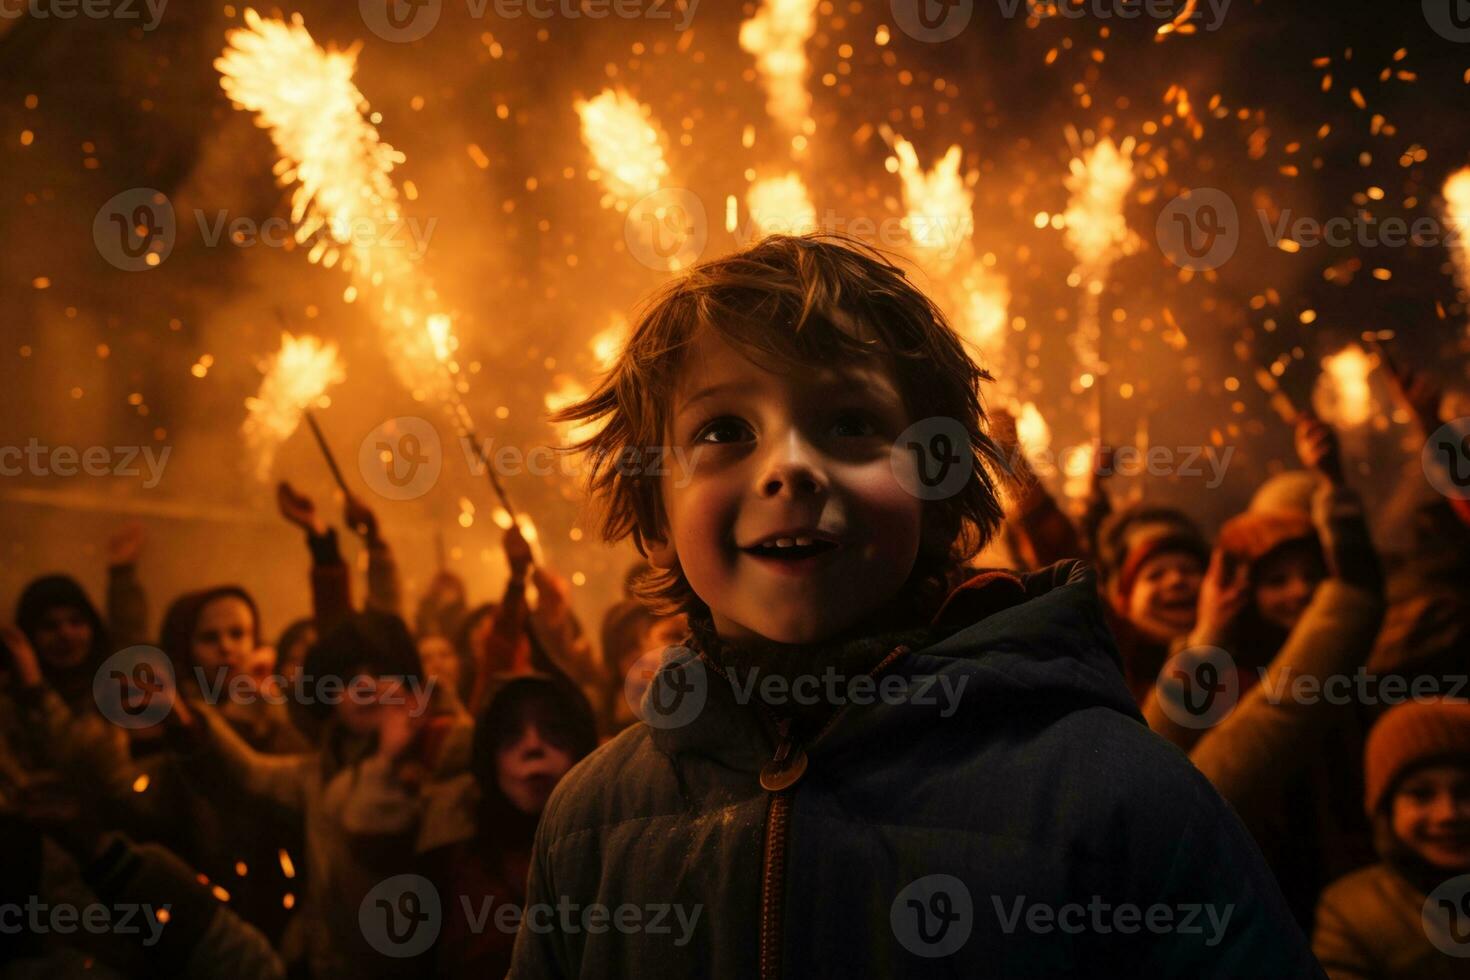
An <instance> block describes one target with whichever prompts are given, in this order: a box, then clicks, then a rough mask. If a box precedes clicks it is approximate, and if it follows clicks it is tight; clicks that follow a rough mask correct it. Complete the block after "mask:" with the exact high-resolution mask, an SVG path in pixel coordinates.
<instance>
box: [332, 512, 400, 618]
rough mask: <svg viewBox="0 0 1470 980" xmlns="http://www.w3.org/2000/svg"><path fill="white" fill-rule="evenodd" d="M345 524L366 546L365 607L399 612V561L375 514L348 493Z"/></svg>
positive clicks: (397, 613)
mask: <svg viewBox="0 0 1470 980" xmlns="http://www.w3.org/2000/svg"><path fill="white" fill-rule="evenodd" d="M344 507H345V510H346V518H347V526H348V527H350V528H352V530H353V531H355V532H356V533H357V535H358V536H359V537H361V538H362V543H363V544H364V545H365V546H366V547H367V555H368V567H367V576H368V591H367V607H368V608H369V609H376V610H377V611H378V612H385V613H392V614H393V615H395V616H402V615H403V612H402V607H403V586H402V583H401V581H400V579H399V576H398V562H397V560H396V559H395V558H394V557H393V549H392V548H390V547H388V542H386V541H384V540H383V536H382V534H381V533H380V532H379V528H378V516H377V514H375V513H373V511H372V508H370V507H368V505H367V504H365V503H363V502H362V500H360V499H358V498H357V497H355V496H353V495H352V494H348V495H347V499H346V501H345V502H344Z"/></svg>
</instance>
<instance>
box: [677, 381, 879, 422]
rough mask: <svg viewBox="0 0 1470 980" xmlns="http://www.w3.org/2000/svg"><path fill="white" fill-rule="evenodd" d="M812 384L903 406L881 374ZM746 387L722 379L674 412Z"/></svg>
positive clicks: (741, 383)
mask: <svg viewBox="0 0 1470 980" xmlns="http://www.w3.org/2000/svg"><path fill="white" fill-rule="evenodd" d="M812 385H813V386H814V387H819V388H823V389H826V390H827V391H829V392H830V393H832V394H860V395H872V396H875V397H877V398H878V399H879V400H880V401H883V402H884V403H886V404H888V405H889V406H891V407H893V408H902V407H903V397H902V396H901V395H900V394H899V393H898V391H897V389H895V388H894V387H893V385H892V383H890V382H889V381H888V379H886V378H884V377H882V376H881V375H877V376H859V375H854V374H842V375H841V376H839V377H837V378H834V379H831V380H821V379H818V380H814V381H812ZM747 388H749V385H748V384H747V383H746V382H744V381H724V382H721V383H719V384H713V385H709V386H707V387H705V388H701V389H700V390H699V391H697V392H695V393H694V394H693V395H690V396H689V398H687V399H686V400H685V401H684V404H683V405H681V406H680V407H679V411H678V412H677V413H676V414H678V415H683V414H684V413H685V412H687V411H689V409H690V408H692V407H693V406H694V405H695V404H696V403H698V402H700V401H702V400H703V399H706V398H713V397H714V396H716V395H719V394H723V393H724V392H727V391H742V390H745V389H747Z"/></svg>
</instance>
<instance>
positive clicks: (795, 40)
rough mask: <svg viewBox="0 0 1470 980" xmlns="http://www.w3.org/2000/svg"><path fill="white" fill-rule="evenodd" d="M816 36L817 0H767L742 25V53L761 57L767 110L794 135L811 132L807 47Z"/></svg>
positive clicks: (759, 63) (757, 60)
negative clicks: (807, 86)
mask: <svg viewBox="0 0 1470 980" xmlns="http://www.w3.org/2000/svg"><path fill="white" fill-rule="evenodd" d="M816 31H817V2H816V0H763V2H762V3H761V7H760V10H758V11H757V12H756V14H755V16H754V17H752V18H750V19H749V20H747V21H745V22H744V23H742V24H741V25H740V48H741V50H742V51H745V52H746V53H747V54H751V55H754V56H755V67H756V71H758V72H760V76H761V81H762V82H763V83H764V84H765V88H766V111H767V112H769V113H770V114H771V118H773V119H775V120H776V121H777V122H778V123H780V124H781V125H782V126H783V127H785V128H786V129H787V130H789V131H790V132H792V133H798V134H800V133H804V132H807V131H808V130H809V129H810V128H811V115H810V114H811V101H812V98H811V94H810V93H808V92H807V90H806V76H807V73H808V71H810V69H811V65H810V63H809V62H808V61H807V57H806V42H807V41H809V40H810V39H811V37H812V35H813V34H815V33H816ZM799 145H804V142H803V143H802V144H799Z"/></svg>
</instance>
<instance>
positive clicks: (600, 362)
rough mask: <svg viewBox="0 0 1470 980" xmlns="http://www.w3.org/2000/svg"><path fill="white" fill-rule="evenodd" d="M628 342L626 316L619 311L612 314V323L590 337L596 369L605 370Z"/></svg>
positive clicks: (611, 364) (615, 359)
mask: <svg viewBox="0 0 1470 980" xmlns="http://www.w3.org/2000/svg"><path fill="white" fill-rule="evenodd" d="M627 342H628V318H627V317H625V316H623V315H622V314H621V313H615V314H613V318H612V323H610V324H609V325H608V326H607V327H605V328H603V329H602V330H600V331H598V333H597V336H595V337H593V338H592V343H591V347H592V359H593V361H594V362H595V363H596V365H597V370H598V371H606V370H608V369H609V368H611V367H612V366H613V364H614V362H616V361H617V359H618V355H619V354H621V353H622V351H623V345H624V344H626V343H627Z"/></svg>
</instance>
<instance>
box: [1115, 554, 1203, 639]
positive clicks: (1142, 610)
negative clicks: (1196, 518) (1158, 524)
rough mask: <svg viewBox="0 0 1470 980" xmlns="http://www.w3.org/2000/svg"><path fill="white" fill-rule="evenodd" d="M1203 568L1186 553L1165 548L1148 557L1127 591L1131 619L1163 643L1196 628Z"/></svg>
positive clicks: (1150, 636) (1147, 633) (1150, 635)
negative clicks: (1130, 588) (1131, 589)
mask: <svg viewBox="0 0 1470 980" xmlns="http://www.w3.org/2000/svg"><path fill="white" fill-rule="evenodd" d="M1204 571H1205V569H1204V566H1203V565H1202V564H1201V563H1200V560H1199V559H1198V558H1196V557H1195V556H1194V555H1191V554H1188V553H1187V552H1182V551H1165V552H1161V553H1160V554H1157V555H1155V556H1153V557H1152V558H1150V559H1148V560H1147V561H1145V562H1144V563H1143V565H1142V567H1140V568H1139V570H1138V577H1137V578H1136V579H1135V580H1134V583H1133V591H1132V592H1130V593H1128V620H1129V621H1130V622H1131V623H1132V624H1133V625H1134V626H1135V627H1137V628H1138V629H1139V630H1140V631H1141V632H1143V634H1144V635H1146V636H1148V637H1149V638H1151V639H1153V640H1156V641H1158V642H1161V643H1162V642H1168V641H1170V640H1173V639H1175V638H1176V637H1180V636H1184V635H1185V634H1187V633H1188V632H1189V631H1190V630H1192V629H1194V624H1195V617H1196V615H1197V610H1196V606H1197V604H1198V601H1199V590H1200V583H1201V582H1202V581H1203V579H1204Z"/></svg>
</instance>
